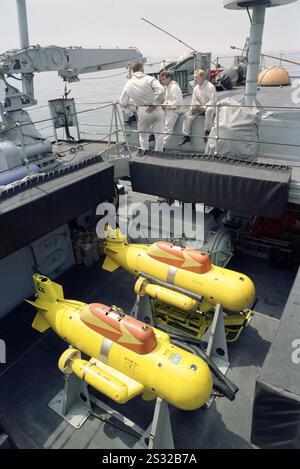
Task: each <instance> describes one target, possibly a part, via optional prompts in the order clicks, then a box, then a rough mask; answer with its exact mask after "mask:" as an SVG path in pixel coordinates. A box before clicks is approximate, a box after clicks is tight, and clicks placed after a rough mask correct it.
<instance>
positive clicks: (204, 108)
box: [181, 69, 217, 145]
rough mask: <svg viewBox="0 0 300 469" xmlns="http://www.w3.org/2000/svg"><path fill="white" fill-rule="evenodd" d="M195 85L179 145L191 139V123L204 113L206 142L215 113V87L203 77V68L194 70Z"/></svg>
mask: <svg viewBox="0 0 300 469" xmlns="http://www.w3.org/2000/svg"><path fill="white" fill-rule="evenodd" d="M194 77H195V82H196V86H195V88H194V89H193V95H192V102H191V107H190V109H189V111H188V112H187V113H186V115H185V118H184V122H183V128H182V133H183V135H184V137H183V139H182V142H181V145H184V144H185V143H187V142H190V141H191V137H190V135H191V127H192V123H193V122H194V120H195V119H196V117H197V116H199V115H205V120H204V141H205V143H206V142H207V136H208V135H209V133H210V131H211V128H212V125H213V119H214V114H215V108H214V105H215V104H216V101H217V92H216V88H215V87H214V85H213V84H212V83H210V82H209V81H207V80H206V79H205V72H204V70H201V69H199V70H196V71H195V74H194Z"/></svg>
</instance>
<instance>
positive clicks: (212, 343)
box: [131, 295, 230, 374]
mask: <svg viewBox="0 0 300 469" xmlns="http://www.w3.org/2000/svg"><path fill="white" fill-rule="evenodd" d="M131 316H133V317H134V318H136V319H139V320H140V321H142V322H145V323H146V324H150V325H152V326H153V325H154V320H153V314H152V309H151V303H150V299H149V297H148V296H147V295H145V296H140V295H137V296H136V301H135V303H134V306H133V308H132V311H131ZM201 340H202V342H206V343H207V348H206V354H207V355H208V356H209V357H210V358H211V359H212V360H213V361H214V363H215V364H216V365H217V367H218V368H219V370H220V371H221V372H222V373H223V374H226V372H227V370H228V368H229V364H230V363H229V359H228V349H227V342H226V333H225V324H224V315H223V308H222V306H221V305H220V304H217V305H216V309H215V313H214V317H213V321H212V324H211V326H210V327H209V329H208V330H207V332H206V334H205V335H204V336H203V337H202V339H201ZM183 342H184V336H183Z"/></svg>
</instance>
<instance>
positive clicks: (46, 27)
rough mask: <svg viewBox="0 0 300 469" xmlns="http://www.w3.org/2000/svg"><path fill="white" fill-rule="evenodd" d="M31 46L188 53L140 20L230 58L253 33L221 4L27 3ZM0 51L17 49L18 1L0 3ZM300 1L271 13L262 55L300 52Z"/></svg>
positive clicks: (239, 14)
mask: <svg viewBox="0 0 300 469" xmlns="http://www.w3.org/2000/svg"><path fill="white" fill-rule="evenodd" d="M27 14H28V24H29V38H30V43H31V44H41V45H50V44H56V45H60V46H70V45H74V46H82V47H98V46H99V45H101V46H102V47H116V46H119V47H128V46H136V47H138V48H139V49H140V50H141V52H142V53H143V54H144V55H145V56H152V57H163V56H166V57H174V56H177V55H180V54H182V53H185V52H187V51H188V49H187V48H186V47H185V46H183V45H181V44H179V43H178V42H177V41H175V40H174V39H172V38H170V37H168V36H166V35H165V34H163V33H162V32H160V31H158V30H156V29H154V28H153V27H152V26H150V25H148V24H146V23H145V22H143V21H142V20H141V19H140V18H141V16H143V17H145V18H147V19H148V20H149V21H151V22H153V23H155V24H157V25H158V26H160V27H162V28H164V29H166V30H168V31H169V32H171V33H172V34H173V35H175V36H178V37H179V38H180V39H182V40H183V41H184V42H186V43H188V44H190V45H191V46H192V47H194V48H195V49H198V50H200V51H203V52H207V51H212V53H213V57H216V56H217V55H222V54H226V55H230V54H231V53H232V51H231V50H230V45H231V44H235V45H237V46H241V47H242V46H243V43H244V40H245V37H246V36H247V35H248V33H249V27H250V24H249V18H248V16H247V13H246V12H245V11H230V10H225V9H224V8H223V1H222V0H84V1H81V0H27ZM0 17H1V29H0V38H1V41H0V52H4V51H6V50H8V49H13V48H17V47H19V34H18V20H17V12H16V2H15V0H0ZM299 19H300V0H298V1H297V2H295V3H293V4H290V5H285V6H282V7H278V8H271V9H269V10H268V11H267V15H266V23H265V32H264V41H263V51H265V52H267V51H273V52H275V51H293V50H294V51H300V28H299Z"/></svg>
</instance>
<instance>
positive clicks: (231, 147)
mask: <svg viewBox="0 0 300 469" xmlns="http://www.w3.org/2000/svg"><path fill="white" fill-rule="evenodd" d="M219 105H220V111H219V131H218V132H217V117H215V120H214V124H213V128H212V130H211V132H210V135H209V139H208V143H207V146H206V150H205V153H206V154H209V155H214V154H215V153H216V150H217V154H218V156H227V157H233V158H238V159H243V160H251V161H255V160H256V158H257V155H258V148H259V143H258V138H259V136H258V129H259V124H260V111H259V109H258V108H257V107H245V106H244V105H242V104H241V103H240V102H238V101H237V100H235V99H234V98H225V99H222V100H221V101H219ZM216 115H217V114H216ZM217 133H218V135H219V140H218V143H216V140H215V138H210V137H216V136H217ZM216 146H217V148H216Z"/></svg>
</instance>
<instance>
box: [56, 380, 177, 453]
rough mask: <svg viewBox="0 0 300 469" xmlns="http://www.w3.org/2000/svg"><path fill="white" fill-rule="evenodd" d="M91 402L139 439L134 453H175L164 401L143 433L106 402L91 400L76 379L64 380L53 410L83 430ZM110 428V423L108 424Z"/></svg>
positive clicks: (157, 400) (83, 384)
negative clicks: (168, 451) (142, 451)
mask: <svg viewBox="0 0 300 469" xmlns="http://www.w3.org/2000/svg"><path fill="white" fill-rule="evenodd" d="M91 402H92V403H93V404H95V405H96V406H97V407H99V408H100V409H102V410H104V411H105V412H106V414H109V416H111V417H113V418H115V419H117V420H118V421H119V422H121V424H122V425H123V426H124V428H123V429H122V428H121V427H120V430H121V431H122V430H123V431H126V429H127V431H128V432H129V431H130V430H131V432H130V433H132V432H134V434H135V435H136V436H137V437H138V438H139V439H138V441H137V442H136V443H135V445H134V448H135V449H142V448H143V449H173V448H174V441H173V433H172V427H171V421H170V414H169V407H168V404H167V403H166V402H165V401H164V400H162V399H161V398H159V397H158V398H157V399H156V403H155V409H154V415H153V420H152V422H151V424H150V425H149V427H148V428H147V429H146V430H143V429H142V428H140V427H139V426H138V425H136V424H135V423H134V422H132V421H131V420H129V419H128V418H127V417H124V415H122V414H120V413H119V412H118V411H116V410H114V409H112V408H111V407H109V406H108V405H106V404H105V403H104V402H102V401H100V400H99V399H97V398H95V397H94V396H90V395H89V392H88V388H87V384H86V383H85V382H84V381H82V380H81V379H79V378H78V377H77V376H76V375H74V374H71V375H68V376H65V387H64V389H62V390H61V391H59V393H58V394H57V395H56V396H55V397H54V398H53V399H52V400H51V402H50V403H49V407H50V409H52V410H53V411H54V412H56V413H57V414H58V415H60V417H62V418H63V419H64V420H66V421H67V422H68V423H69V424H70V425H72V426H73V427H75V428H80V427H82V425H83V424H84V423H85V421H86V420H87V419H88V417H89V416H90V414H91V412H92V407H91ZM106 423H108V424H109V421H108V422H106Z"/></svg>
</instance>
